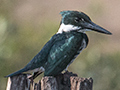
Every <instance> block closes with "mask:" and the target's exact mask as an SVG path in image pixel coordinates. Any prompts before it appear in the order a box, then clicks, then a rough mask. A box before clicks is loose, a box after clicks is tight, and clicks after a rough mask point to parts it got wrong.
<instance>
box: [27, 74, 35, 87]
mask: <svg viewBox="0 0 120 90" xmlns="http://www.w3.org/2000/svg"><path fill="white" fill-rule="evenodd" d="M27 78H28V79H30V83H31V84H32V86H33V82H34V78H33V75H29V76H28V77H27Z"/></svg>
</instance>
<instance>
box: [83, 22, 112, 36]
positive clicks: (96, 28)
mask: <svg viewBox="0 0 120 90" xmlns="http://www.w3.org/2000/svg"><path fill="white" fill-rule="evenodd" d="M85 28H87V29H91V30H93V31H97V32H100V33H104V34H109V35H112V33H111V32H109V31H107V30H106V29H104V28H102V27H100V26H99V25H96V24H95V23H93V22H92V21H90V22H89V23H86V25H85Z"/></svg>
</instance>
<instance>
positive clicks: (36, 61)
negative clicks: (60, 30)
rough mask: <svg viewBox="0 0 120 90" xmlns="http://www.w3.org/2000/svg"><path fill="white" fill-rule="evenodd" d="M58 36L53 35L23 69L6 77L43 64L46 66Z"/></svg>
mask: <svg viewBox="0 0 120 90" xmlns="http://www.w3.org/2000/svg"><path fill="white" fill-rule="evenodd" d="M56 36H57V34H55V35H53V37H52V38H51V39H50V40H49V41H48V42H47V43H46V44H45V45H44V47H43V48H42V49H41V51H40V52H39V53H38V54H37V55H36V56H35V57H34V58H33V59H32V60H31V61H30V62H29V63H28V64H27V65H26V66H25V67H24V68H23V69H21V70H19V71H16V72H14V73H12V74H9V75H7V76H5V77H11V76H14V75H18V74H20V73H22V72H27V71H32V70H34V69H36V68H40V67H41V66H44V64H45V62H46V61H47V56H48V54H49V51H50V49H51V47H52V46H53V44H54V42H55V40H56Z"/></svg>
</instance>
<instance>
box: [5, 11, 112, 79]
mask: <svg viewBox="0 0 120 90" xmlns="http://www.w3.org/2000/svg"><path fill="white" fill-rule="evenodd" d="M60 14H61V16H62V20H61V23H60V28H59V30H58V32H57V33H56V34H55V35H53V36H52V37H51V39H50V40H49V41H48V42H47V43H46V44H45V45H44V47H43V48H42V49H41V51H40V52H39V53H38V54H37V55H36V56H35V57H34V58H33V59H32V60H31V61H30V62H29V63H28V64H27V65H26V66H25V67H24V68H22V69H20V70H19V71H16V72H14V73H12V74H9V75H7V76H6V77H12V76H15V75H18V74H22V73H23V72H28V71H32V72H33V73H34V74H33V75H32V76H31V77H34V78H35V77H37V76H38V75H39V74H41V73H42V72H44V75H45V76H56V75H58V74H60V73H61V72H62V71H63V70H67V68H68V66H69V65H70V64H71V63H72V62H73V60H74V59H75V58H76V57H77V56H78V55H79V53H80V52H81V51H82V50H83V49H85V48H86V47H87V44H88V37H87V35H86V33H85V32H86V31H97V32H100V33H104V34H108V35H111V34H112V33H111V32H109V31H107V30H106V29H104V28H102V27H100V26H98V25H96V24H95V23H93V22H92V21H91V19H90V18H89V17H88V16H87V15H86V14H85V13H83V12H78V11H62V12H60Z"/></svg>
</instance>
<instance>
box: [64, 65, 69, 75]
mask: <svg viewBox="0 0 120 90" xmlns="http://www.w3.org/2000/svg"><path fill="white" fill-rule="evenodd" d="M68 66H69V65H68ZM68 66H67V67H66V68H65V73H68V72H69V71H68Z"/></svg>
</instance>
